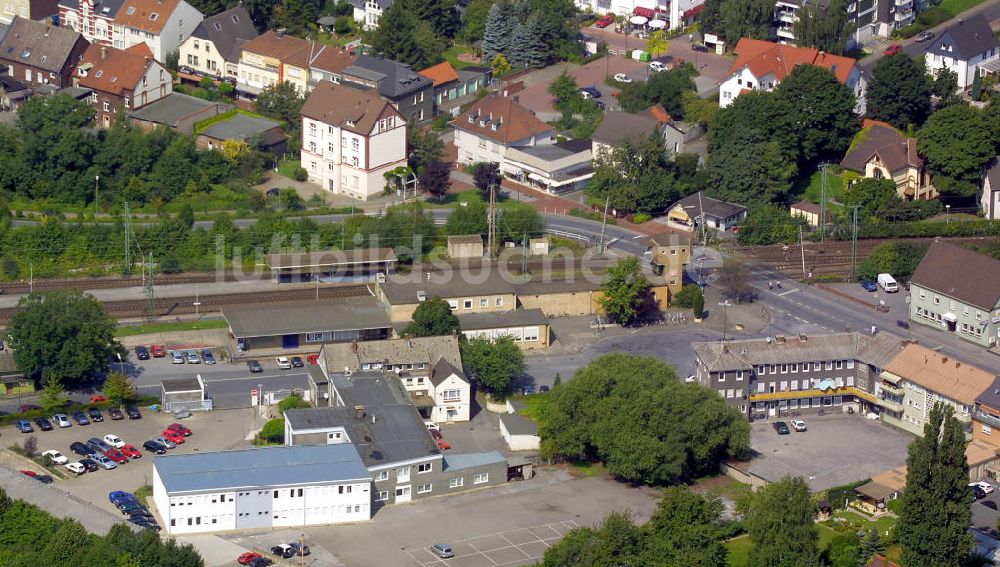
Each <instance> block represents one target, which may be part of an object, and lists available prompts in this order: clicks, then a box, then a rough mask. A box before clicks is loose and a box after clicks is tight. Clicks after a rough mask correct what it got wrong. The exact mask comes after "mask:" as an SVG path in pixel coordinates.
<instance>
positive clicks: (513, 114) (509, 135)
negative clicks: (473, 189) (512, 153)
mask: <svg viewBox="0 0 1000 567" xmlns="http://www.w3.org/2000/svg"><path fill="white" fill-rule="evenodd" d="M469 117H475V120H473V122H472V123H470V122H469ZM485 120H489V123H487V124H486V125H485V126H480V122H482V121H485ZM453 124H454V125H455V128H458V129H460V130H465V131H466V132H470V133H472V134H475V135H476V136H482V137H484V138H489V139H491V140H494V141H497V142H500V143H501V144H506V143H508V142H515V141H517V140H523V139H525V138H528V137H531V136H537V135H540V134H544V133H546V132H551V131H552V126H549V125H548V124H546V123H544V122H542V121H541V120H539V119H538V117H536V116H535V114H534V113H533V112H531V111H530V110H528V109H527V108H524V107H523V106H521V105H520V104H518V103H516V102H514V101H513V99H511V98H509V97H503V96H497V95H495V94H493V95H489V96H486V97H483V98H482V99H481V100H480V101H479V102H477V103H476V104H474V105H473V106H472V107H471V108H469V109H468V110H466V111H465V112H463V113H462V115H461V116H459V117H458V118H456V119H455V121H454V123H453ZM494 125H496V126H497V129H496V130H494V129H493V126H494Z"/></svg>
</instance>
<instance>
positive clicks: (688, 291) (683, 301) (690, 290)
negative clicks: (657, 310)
mask: <svg viewBox="0 0 1000 567" xmlns="http://www.w3.org/2000/svg"><path fill="white" fill-rule="evenodd" d="M696 297H701V288H700V287H698V284H688V285H686V286H684V287H683V288H681V290H680V291H678V292H677V295H675V296H674V297H673V301H671V304H672V305H673V306H674V307H683V308H685V309H690V308H692V307H694V301H695V298H696ZM702 307H704V305H702Z"/></svg>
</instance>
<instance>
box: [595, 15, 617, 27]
mask: <svg viewBox="0 0 1000 567" xmlns="http://www.w3.org/2000/svg"><path fill="white" fill-rule="evenodd" d="M613 23H615V17H614V16H613V15H611V14H605V15H603V16H601V18H600V19H599V20H597V23H596V24H594V25H595V26H597V27H599V28H606V27H608V26H610V25H611V24H613Z"/></svg>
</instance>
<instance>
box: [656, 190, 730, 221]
mask: <svg viewBox="0 0 1000 567" xmlns="http://www.w3.org/2000/svg"><path fill="white" fill-rule="evenodd" d="M699 193H703V192H702V191H699ZM675 207H694V208H693V209H691V213H689V214H690V215H691V216H692V217H696V216H698V215H700V214H701V207H703V208H704V210H705V216H706V217H715V218H717V219H720V220H721V219H726V218H729V217H731V216H734V215H738V214H740V213H742V212H743V211H746V210H747V208H746V207H744V206H743V205H737V204H736V203H727V202H726V201H720V200H718V199H713V198H711V197H709V196H707V195H702V197H701V204H700V205H699V203H698V193H695V194H693V195H688V196H687V197H684V198H683V199H681V200H680V201H677V202H676V203H674V204H673V205H672V206H671V207H670V208H671V209H673V208H675Z"/></svg>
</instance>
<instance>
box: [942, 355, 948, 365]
mask: <svg viewBox="0 0 1000 567" xmlns="http://www.w3.org/2000/svg"><path fill="white" fill-rule="evenodd" d="M946 362H948V357H947V356H942V357H941V364H944V363H946Z"/></svg>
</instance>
